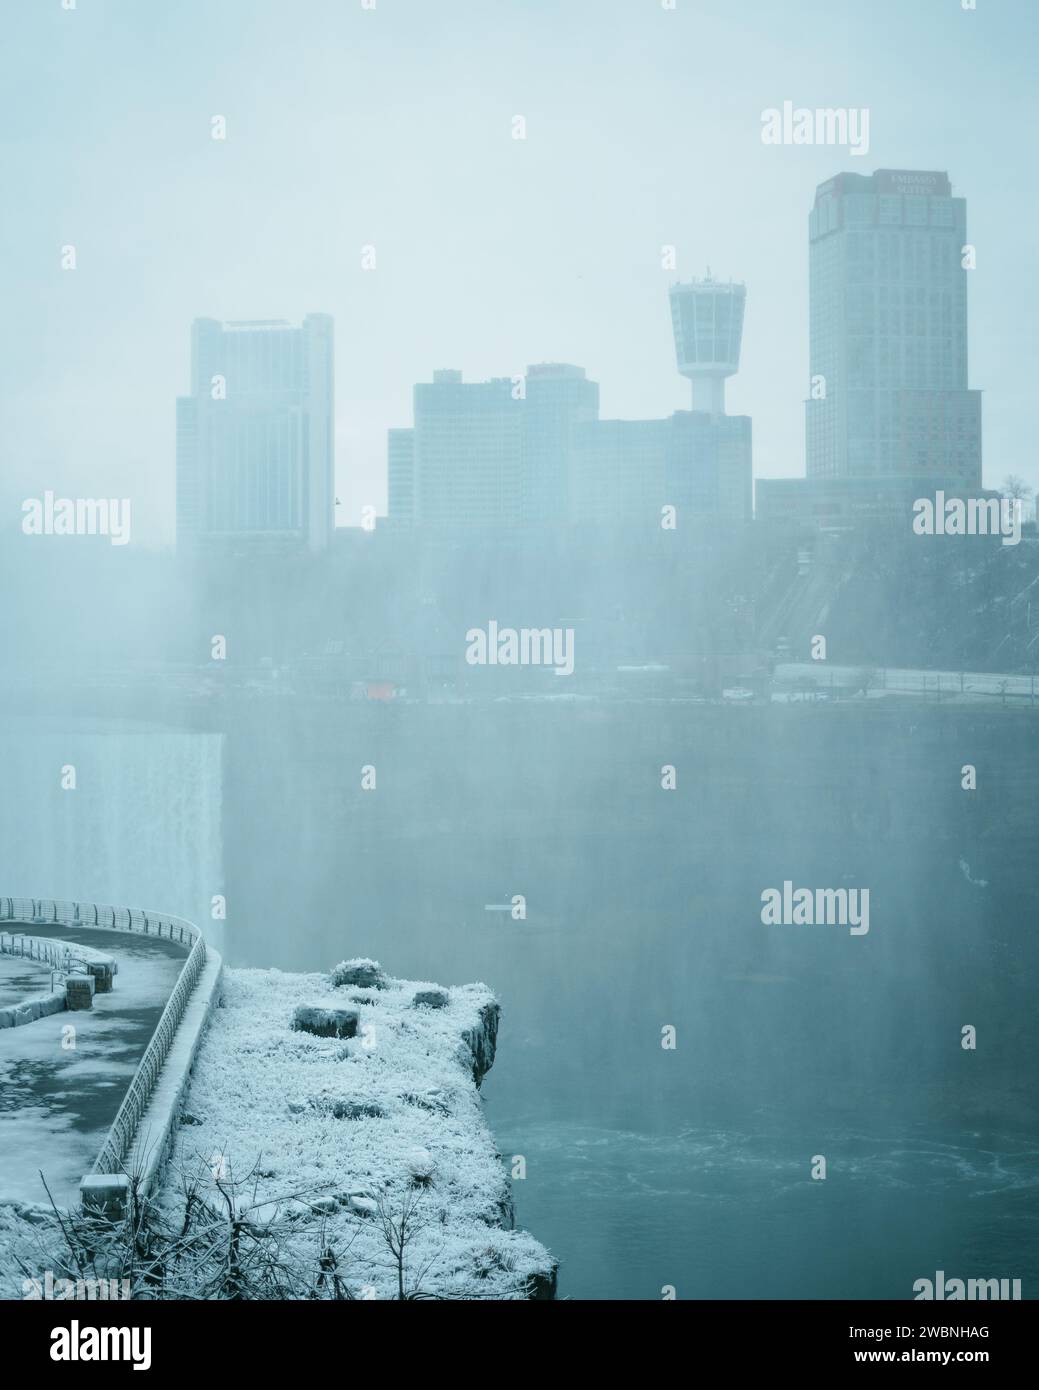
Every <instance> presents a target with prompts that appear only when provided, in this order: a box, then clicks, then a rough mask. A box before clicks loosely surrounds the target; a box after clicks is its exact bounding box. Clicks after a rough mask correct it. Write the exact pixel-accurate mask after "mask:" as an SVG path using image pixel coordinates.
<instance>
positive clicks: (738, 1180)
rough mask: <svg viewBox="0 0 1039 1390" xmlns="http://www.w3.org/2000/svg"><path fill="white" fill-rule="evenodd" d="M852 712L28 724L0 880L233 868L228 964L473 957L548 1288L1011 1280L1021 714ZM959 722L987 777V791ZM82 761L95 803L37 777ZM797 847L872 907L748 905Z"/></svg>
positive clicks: (142, 885) (906, 1294)
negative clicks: (971, 794)
mask: <svg viewBox="0 0 1039 1390" xmlns="http://www.w3.org/2000/svg"><path fill="white" fill-rule="evenodd" d="M747 716H749V719H747ZM705 717H706V716H705ZM848 717H849V716H846V715H844V714H836V713H832V712H831V713H828V714H826V715H820V714H818V713H816V712H813V711H799V712H787V713H785V714H782V715H778V714H775V713H774V712H769V711H758V712H751V711H723V710H720V711H715V712H713V713H712V714H711V715H710V718H711V720H713V721H715V722H714V723H713V724H712V725H711V727H705V726H703V723H702V720H701V721H700V723H699V724H698V726H697V727H696V729H695V731H694V732H691V727H692V726H691V725H690V723H689V712H688V711H671V712H668V711H663V712H662V711H661V710H659V709H654V708H645V709H629V710H624V711H619V712H613V713H609V714H606V715H605V716H603V715H602V714H599V715H598V716H589V715H587V714H579V713H578V712H576V711H557V712H555V713H553V715H552V717H551V721H550V722H545V721H543V720H540V719H532V718H531V716H530V713H529V712H528V711H523V712H520V713H516V712H515V711H512V710H510V709H506V708H503V709H497V710H495V709H490V710H487V709H484V710H475V709H469V710H463V711H454V712H452V711H444V710H431V709H427V708H424V707H420V706H415V707H404V708H401V709H394V710H379V711H371V710H365V711H363V712H361V713H357V712H356V711H349V710H345V711H344V710H336V711H334V712H332V713H328V712H322V711H319V710H318V711H311V712H309V713H308V715H307V717H306V718H292V719H290V720H286V718H285V715H284V713H283V711H281V710H280V709H279V710H268V709H259V710H258V709H255V708H253V707H251V706H250V707H248V708H243V709H241V710H237V711H235V714H234V717H233V718H232V719H229V720H227V722H226V733H225V734H224V735H223V739H224V742H223V743H221V742H220V739H221V735H219V734H190V733H183V732H171V731H158V730H152V731H144V730H140V731H138V732H136V733H134V734H132V735H131V734H127V733H125V732H108V733H102V732H101V731H99V730H96V729H95V730H91V731H83V732H82V735H81V739H82V741H81V742H80V743H79V744H78V745H77V746H76V747H75V748H74V750H73V752H72V753H69V752H68V741H67V738H65V737H64V736H62V735H59V734H57V733H55V731H53V730H47V729H42V730H41V729H36V730H34V731H33V732H32V735H31V737H29V736H26V731H23V733H22V734H21V735H20V736H19V737H17V738H16V739H14V740H13V741H12V743H11V744H10V745H9V747H8V749H7V753H6V754H5V756H7V757H8V774H9V775H8V789H9V791H10V790H12V781H13V784H14V790H15V791H16V792H17V791H18V789H19V786H22V787H23V790H24V797H23V800H22V803H21V804H22V807H23V811H22V814H20V815H18V816H14V815H13V814H12V812H11V810H10V806H11V798H10V797H9V798H8V799H7V809H6V810H5V811H4V812H3V813H2V814H3V815H4V816H6V818H7V819H6V823H5V824H4V825H3V826H0V829H2V830H3V831H4V841H3V843H4V846H5V851H6V853H5V855H4V860H5V862H4V866H3V867H4V875H3V877H4V882H5V884H6V883H7V882H9V881H12V878H13V882H12V886H11V888H10V890H8V889H7V887H6V886H5V887H4V888H3V889H2V890H0V891H5V892H6V891H12V892H17V893H32V892H36V893H42V892H48V893H54V894H58V895H64V896H70V897H71V896H80V897H90V896H96V897H99V898H102V899H106V900H114V901H140V902H144V903H146V904H148V905H150V906H156V907H162V908H165V909H167V910H170V911H174V912H178V913H181V914H183V915H185V916H188V917H195V918H197V919H201V920H203V921H206V920H207V919H208V904H209V901H210V898H211V895H212V894H213V893H217V892H224V893H226V895H227V899H228V922H227V929H226V941H225V946H226V950H227V954H228V959H229V960H230V962H231V963H232V964H248V965H260V966H262V965H268V964H275V965H278V966H280V967H282V968H288V969H291V968H300V969H313V968H319V967H323V968H327V967H329V966H331V965H332V964H334V963H335V961H337V960H339V959H341V958H343V957H346V956H351V955H371V956H376V957H378V958H379V959H380V960H381V961H382V962H383V964H384V966H385V967H386V968H387V969H388V970H389V971H391V972H392V973H394V974H398V975H403V976H410V977H413V978H417V979H429V980H436V981H439V982H442V983H447V984H450V983H457V982H462V981H464V980H470V979H484V980H485V981H487V983H489V984H490V985H491V986H492V987H493V988H494V989H495V990H496V991H497V992H498V993H499V995H500V997H501V1000H502V1004H503V1011H504V1012H503V1023H502V1030H501V1034H500V1039H499V1051H498V1058H497V1060H496V1063H495V1066H494V1069H493V1070H492V1072H491V1073H490V1075H489V1076H488V1078H487V1080H486V1082H485V1085H484V1094H485V1098H486V1102H487V1110H488V1119H489V1122H490V1124H491V1126H492V1129H493V1131H494V1133H495V1135H496V1138H497V1139H498V1142H499V1146H500V1148H501V1150H502V1153H503V1157H504V1161H505V1162H506V1164H507V1166H508V1167H509V1169H510V1170H511V1171H513V1172H514V1174H515V1181H514V1192H515V1198H516V1209H517V1219H518V1221H519V1223H520V1224H522V1225H524V1226H526V1227H528V1228H529V1229H530V1230H532V1231H533V1232H534V1233H535V1234H536V1235H537V1236H538V1237H539V1238H540V1239H541V1240H543V1241H544V1242H545V1243H546V1244H547V1245H548V1246H549V1247H550V1248H551V1249H552V1250H553V1252H554V1253H555V1254H556V1256H557V1257H558V1258H559V1260H560V1262H561V1271H560V1285H559V1292H560V1296H562V1297H572V1298H577V1299H581V1298H596V1299H606V1298H614V1299H617V1298H620V1299H658V1298H661V1297H663V1296H666V1295H667V1294H668V1293H669V1292H670V1291H671V1290H673V1291H674V1294H675V1296H677V1297H679V1298H726V1297H735V1298H865V1297H875V1298H894V1299H904V1298H910V1297H912V1295H913V1284H914V1282H915V1281H916V1280H918V1279H923V1278H932V1279H933V1278H934V1275H935V1272H936V1271H937V1270H944V1271H945V1273H946V1276H947V1277H949V1278H952V1277H962V1278H990V1277H996V1278H1001V1277H1006V1278H1020V1279H1021V1280H1022V1282H1023V1287H1024V1296H1025V1297H1031V1296H1034V1293H1035V1291H1036V1289H1037V1288H1039V1216H1037V1203H1036V1200H1035V1199H1036V1195H1037V1188H1039V1126H1037V1123H1036V1105H1035V1080H1036V1047H1035V1043H1036V1036H1035V1024H1034V1023H1033V1022H1032V1016H1033V1014H1034V1009H1033V1008H1032V1001H1033V1000H1034V988H1035V983H1036V955H1035V951H1034V949H1033V946H1032V943H1031V939H1030V937H1029V936H1028V934H1027V923H1028V922H1029V921H1030V920H1032V919H1033V918H1034V910H1035V906H1036V904H1035V891H1034V888H1033V883H1032V879H1033V874H1032V870H1031V858H1032V851H1033V846H1032V845H1031V843H1030V840H1029V836H1030V835H1031V830H1030V825H1031V820H1032V817H1033V816H1034V809H1033V808H1034V795H1035V789H1036V786H1039V776H1035V777H1034V778H1033V771H1034V769H1033V760H1032V758H1031V754H1030V753H1029V752H1028V749H1027V746H1026V744H1025V743H1024V742H1023V738H1022V736H1021V735H1020V733H1019V731H1018V730H1017V729H1016V726H1015V727H1014V728H1011V727H1010V725H1004V727H1003V729H1002V730H1001V731H1000V732H999V733H998V737H997V736H996V735H993V734H992V733H991V731H990V730H988V727H987V726H986V725H985V724H984V723H983V722H980V716H977V715H974V716H970V718H967V717H966V716H964V717H963V718H962V719H960V718H958V716H957V715H956V714H955V713H953V712H948V711H946V712H944V713H942V714H938V713H935V714H934V715H929V714H927V713H926V712H925V714H924V715H921V714H920V713H919V712H914V711H913V710H912V709H911V707H909V706H907V707H906V712H905V713H904V714H902V715H897V716H887V717H885V718H882V719H880V718H878V720H877V721H876V722H860V723H857V724H854V725H852V726H849V725H847V724H843V725H842V724H840V723H839V722H836V721H839V720H840V719H847V718H848ZM737 718H739V719H741V720H744V721H745V722H743V723H742V724H739V725H736V726H730V724H729V723H725V724H719V723H718V722H717V721H719V720H726V721H729V720H733V719H737ZM777 719H778V720H781V721H783V722H781V723H779V724H776V723H775V722H774V721H775V720H777ZM968 748H969V750H970V752H971V753H972V754H973V756H974V759H975V760H976V761H978V762H979V763H981V762H983V763H984V766H985V767H986V769H987V776H988V780H989V783H990V785H991V783H992V782H993V781H996V782H999V784H1000V794H999V795H998V796H993V797H991V798H990V799H989V800H988V801H987V802H986V803H984V804H983V805H981V806H980V808H979V803H977V802H973V803H971V802H968V801H967V800H966V799H964V800H960V799H959V785H958V768H959V766H960V763H961V762H962V761H966V760H967V751H966V750H968ZM77 760H78V763H79V766H80V768H82V769H84V770H85V772H86V779H85V780H84V777H83V776H82V775H81V778H80V788H83V787H84V786H85V785H86V783H87V782H90V781H91V780H92V779H97V780H98V781H99V782H100V784H101V785H100V787H99V788H95V789H93V790H92V791H91V793H90V795H91V797H92V798H93V800H92V801H91V802H90V803H89V813H87V809H86V807H85V806H84V802H83V801H80V802H78V803H76V807H77V809H76V810H75V811H73V809H72V805H71V803H70V802H69V801H68V800H67V799H66V800H63V799H62V798H63V797H65V798H68V797H71V796H72V795H75V796H79V795H80V793H79V791H77V792H76V793H60V792H56V791H54V790H53V788H50V789H48V790H47V792H46V794H43V793H41V792H40V790H39V787H38V785H37V779H38V778H39V777H40V776H41V775H42V773H41V769H46V770H48V772H49V773H53V775H54V779H56V776H57V768H58V766H59V765H60V764H63V763H67V762H70V761H77ZM665 763H670V764H672V765H675V766H677V767H678V788H677V791H676V792H674V793H671V792H665V791H664V790H663V789H662V787H661V778H660V769H661V766H662V765H663V764H665ZM366 765H367V766H376V767H377V769H378V785H377V789H376V791H375V792H374V793H365V792H364V791H362V790H361V785H360V772H361V768H362V766H366ZM19 778H21V779H22V781H21V783H19V781H18V779H19ZM55 785H56V781H55ZM78 808H83V809H82V810H81V809H78ZM98 817H100V818H102V819H103V822H104V823H103V825H101V824H99V823H98V822H97V818H98ZM964 866H966V868H965V867H964ZM785 879H791V880H793V881H794V882H796V883H798V884H806V885H809V886H818V885H827V886H833V887H840V886H842V885H845V886H855V887H858V888H860V889H862V888H864V887H868V888H869V889H870V892H871V914H870V917H871V921H870V931H869V933H868V934H867V935H863V936H857V937H853V936H852V935H851V934H850V933H849V932H848V931H847V929H846V928H836V927H816V928H804V927H802V928H794V927H771V928H767V927H764V926H763V925H762V924H761V921H760V893H761V891H762V889H764V888H765V887H768V886H776V887H781V886H782V883H783V881H784V880H785ZM517 895H521V896H522V897H523V898H524V900H525V905H526V916H525V917H516V916H514V915H513V913H512V912H511V911H509V912H503V911H501V910H497V909H498V908H499V907H500V905H501V904H504V903H509V904H511V903H512V901H513V899H514V897H515V896H517ZM488 906H491V907H493V908H495V910H493V911H488V910H487V909H488ZM965 1025H970V1026H972V1027H974V1028H975V1029H976V1030H977V1047H976V1048H975V1049H973V1050H967V1049H964V1048H963V1047H962V1046H961V1030H962V1028H963V1027H964V1026H965ZM670 1030H673V1034H672V1033H671V1031H670ZM669 1035H670V1036H673V1040H674V1046H673V1047H665V1046H662V1045H661V1044H662V1041H665V1040H666V1039H667V1038H668V1036H669ZM820 1160H825V1177H822V1176H816V1177H814V1178H813V1171H814V1172H815V1173H816V1174H817V1175H818V1174H820V1172H821V1164H820Z"/></svg>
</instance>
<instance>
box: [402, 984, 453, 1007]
mask: <svg viewBox="0 0 1039 1390" xmlns="http://www.w3.org/2000/svg"><path fill="white" fill-rule="evenodd" d="M411 1002H412V1003H413V1004H414V1006H415V1008H416V1009H446V1008H447V1006H448V1003H449V1002H450V1001H449V999H448V997H447V994H446V993H445V992H444V990H442V989H420V990H419V992H418V993H417V994H416V995H415V998H414V999H413V1000H412V1001H411Z"/></svg>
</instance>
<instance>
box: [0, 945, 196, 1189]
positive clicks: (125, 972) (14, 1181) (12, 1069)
mask: <svg viewBox="0 0 1039 1390" xmlns="http://www.w3.org/2000/svg"><path fill="white" fill-rule="evenodd" d="M15 929H16V930H17V927H16V928H15ZM25 930H26V931H27V932H31V933H32V935H34V936H45V937H49V938H52V939H55V940H61V941H72V942H76V943H77V944H79V945H83V946H94V947H97V948H99V949H103V950H105V951H106V952H108V953H110V954H111V955H113V956H114V957H115V959H116V960H117V961H118V963H119V973H118V974H117V975H116V977H115V986H114V988H113V990H112V992H111V993H110V994H98V995H95V996H94V1007H93V1008H92V1009H91V1010H89V1011H81V1012H75V1013H70V1012H66V1011H63V1012H61V1013H57V1014H53V1015H51V1016H50V1017H49V1018H43V1019H38V1020H37V1021H36V1022H34V1023H29V1024H26V1025H25V1026H24V1027H22V1028H5V1029H2V1030H0V1201H3V1200H4V1199H11V1198H13V1199H15V1200H17V1201H25V1202H41V1201H42V1202H45V1201H46V1200H47V1194H46V1192H45V1190H44V1187H43V1183H42V1182H41V1180H40V1170H41V1169H42V1170H43V1176H44V1177H45V1178H46V1180H47V1184H48V1186H49V1187H50V1190H51V1192H52V1194H53V1196H54V1200H55V1201H56V1202H58V1203H66V1204H67V1203H72V1202H75V1201H77V1200H78V1195H79V1180H80V1178H81V1177H82V1175H83V1174H84V1173H86V1172H88V1171H89V1169H90V1168H91V1167H92V1165H93V1163H94V1159H95V1158H96V1157H97V1152H98V1149H99V1148H100V1146H101V1142H102V1140H103V1139H104V1136H105V1134H106V1133H107V1131H108V1127H109V1125H110V1124H111V1123H112V1120H113V1119H114V1118H115V1114H116V1111H117V1110H118V1109H119V1106H120V1104H121V1103H122V1099H123V1095H124V1093H125V1090H126V1085H127V1083H128V1081H129V1079H130V1077H131V1076H132V1075H133V1073H134V1070H135V1069H136V1067H137V1063H138V1062H139V1061H140V1058H141V1054H142V1053H143V1051H144V1049H145V1047H146V1046H147V1044H148V1041H149V1039H150V1038H151V1035H152V1033H153V1032H154V1031H155V1025H156V1023H157V1022H158V1020H159V1015H160V1014H161V1013H162V1010H163V1008H164V1007H165V1004H166V1000H167V999H168V998H169V994H170V991H171V990H172V988H173V986H174V984H175V983H176V980H177V976H178V975H179V974H180V971H181V969H182V968H183V965H184V960H185V953H184V951H183V950H181V949H178V948H177V947H175V946H173V945H172V944H171V943H170V942H167V941H159V940H157V939H155V938H150V937H144V936H139V935H137V934H131V933H129V932H113V931H103V932H99V931H89V930H84V929H82V928H73V927H61V926H39V925H33V926H26V928H25ZM15 964H18V963H17V962H15ZM47 980H49V973H48V976H47ZM47 980H45V981H44V983H45V984H46V983H47ZM23 997H24V996H23ZM69 1029H72V1030H73V1031H72V1032H71V1033H70V1032H69V1031H68V1030H69Z"/></svg>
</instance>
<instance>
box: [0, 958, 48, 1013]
mask: <svg viewBox="0 0 1039 1390" xmlns="http://www.w3.org/2000/svg"><path fill="white" fill-rule="evenodd" d="M50 982H51V970H50V966H49V965H41V964H40V963H39V961H35V960H20V959H19V958H18V957H17V956H5V955H0V1009H2V1008H6V1006H7V1005H8V1004H20V1003H21V1002H22V1000H23V999H29V998H30V997H31V996H32V995H34V994H45V993H46V992H47V990H49V989H50Z"/></svg>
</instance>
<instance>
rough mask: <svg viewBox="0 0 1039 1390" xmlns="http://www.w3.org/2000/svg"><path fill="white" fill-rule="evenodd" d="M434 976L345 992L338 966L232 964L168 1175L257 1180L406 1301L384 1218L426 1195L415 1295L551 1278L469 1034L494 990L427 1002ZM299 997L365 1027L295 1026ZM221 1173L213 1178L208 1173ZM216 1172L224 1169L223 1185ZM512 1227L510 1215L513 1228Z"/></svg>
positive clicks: (411, 1251) (384, 1290)
mask: <svg viewBox="0 0 1039 1390" xmlns="http://www.w3.org/2000/svg"><path fill="white" fill-rule="evenodd" d="M436 988H437V987H436V986H433V985H429V984H423V983H421V982H414V981H404V980H394V979H389V980H387V982H386V988H383V989H377V988H368V989H362V988H357V987H352V986H349V985H347V986H344V987H341V988H333V987H332V986H331V984H330V980H329V977H328V976H324V975H295V974H284V973H282V972H280V971H277V970H270V971H261V970H228V971H226V972H225V982H224V985H223V991H222V993H223V1007H219V1008H216V1009H214V1011H213V1017H212V1021H211V1023H210V1026H209V1029H208V1032H207V1034H206V1036H205V1038H204V1039H203V1042H202V1046H201V1048H200V1051H199V1055H198V1059H197V1061H196V1064H195V1070H194V1073H193V1077H192V1082H191V1087H190V1091H189V1094H188V1096H187V1100H186V1102H185V1113H184V1116H183V1121H182V1124H181V1126H180V1130H179V1136H178V1140H177V1145H176V1150H175V1154H174V1159H173V1162H172V1163H171V1166H170V1172H169V1175H168V1178H167V1194H168V1198H167V1200H168V1201H170V1202H171V1203H175V1201H176V1198H175V1195H174V1194H175V1191H176V1186H177V1172H178V1170H179V1171H180V1172H181V1173H183V1172H192V1171H198V1169H199V1165H200V1164H202V1165H205V1167H206V1168H207V1169H211V1170H212V1172H213V1173H221V1172H222V1173H223V1174H224V1175H225V1180H226V1178H227V1177H228V1176H229V1177H231V1178H232V1179H234V1180H241V1179H242V1178H244V1176H245V1175H246V1174H247V1173H254V1174H255V1177H254V1178H253V1179H252V1180H251V1181H250V1185H249V1194H250V1202H251V1203H252V1204H253V1208H254V1210H253V1219H260V1220H279V1221H280V1220H284V1219H285V1218H286V1217H289V1218H291V1219H293V1220H295V1221H296V1222H298V1230H299V1231H300V1233H301V1248H303V1247H305V1246H306V1243H307V1239H308V1235H309V1237H311V1238H312V1237H314V1236H316V1233H317V1231H318V1229H319V1228H320V1229H321V1231H322V1239H323V1240H326V1241H327V1242H328V1244H330V1245H332V1246H334V1247H335V1249H336V1251H337V1254H338V1255H339V1257H340V1267H341V1270H342V1272H343V1274H344V1277H345V1279H346V1281H347V1283H348V1285H349V1286H350V1288H351V1290H352V1292H353V1295H354V1296H355V1297H360V1298H396V1297H398V1293H399V1285H398V1275H399V1270H398V1269H397V1268H396V1261H395V1260H394V1258H393V1256H392V1255H391V1253H390V1251H389V1250H388V1248H387V1245H386V1240H385V1234H384V1220H383V1217H384V1216H388V1217H389V1218H391V1219H397V1218H399V1215H400V1213H401V1211H402V1210H403V1209H404V1206H405V1204H406V1203H413V1204H414V1205H413V1207H412V1212H413V1220H414V1222H415V1235H414V1239H413V1241H411V1242H410V1243H409V1246H408V1249H407V1250H406V1252H405V1260H404V1266H405V1268H404V1271H403V1273H404V1280H405V1285H406V1289H407V1292H408V1293H409V1294H412V1293H415V1292H421V1293H423V1294H431V1295H433V1296H440V1297H479V1298H517V1297H520V1298H522V1297H525V1296H527V1290H526V1283H527V1280H528V1278H530V1277H531V1276H533V1275H535V1274H548V1273H549V1272H550V1270H551V1266H552V1261H551V1257H550V1256H549V1254H548V1252H547V1251H546V1250H545V1249H544V1248H543V1247H542V1246H541V1245H540V1244H539V1243H538V1242H537V1241H536V1240H534V1238H533V1237H532V1236H530V1235H527V1234H526V1233H524V1232H520V1231H513V1230H510V1229H508V1224H509V1222H510V1219H511V1202H510V1199H509V1187H508V1181H507V1179H506V1176H505V1172H504V1169H503V1166H502V1163H501V1160H500V1158H499V1155H498V1153H497V1150H496V1148H495V1145H494V1140H493V1138H492V1136H491V1134H490V1132H489V1130H488V1128H487V1125H486V1123H485V1120H484V1116H483V1109H482V1104H481V1101H480V1096H479V1093H478V1091H477V1089H476V1086H475V1084H474V1080H473V1055H472V1052H471V1050H470V1048H469V1046H468V1045H467V1044H466V1043H465V1042H464V1041H463V1038H462V1035H463V1033H465V1032H467V1031H468V1030H475V1031H479V1030H480V1028H481V1009H483V1008H484V1007H485V1006H486V1005H488V1004H492V1003H493V1002H494V1001H493V996H492V995H491V994H490V992H489V991H488V990H487V989H486V987H485V986H483V985H465V986H461V987H456V988H452V989H450V990H447V991H445V993H446V994H447V996H448V1003H447V1004H446V1006H445V1007H443V1008H429V1007H422V1006H420V1007H416V1006H415V1005H414V1003H413V999H414V996H415V994H416V992H417V991H420V990H428V989H436ZM297 1005H316V1006H319V1007H322V1008H338V1009H350V1008H353V1009H356V1010H357V1012H358V1015H359V1032H358V1035H357V1036H356V1037H354V1038H350V1039H338V1038H320V1037H315V1036H313V1035H312V1034H310V1033H306V1032H295V1031H293V1030H292V1026H291V1024H292V1017H293V1012H294V1010H295V1009H296V1007H297ZM207 1176H208V1174H207ZM210 1181H212V1179H210ZM503 1221H504V1223H505V1224H504V1225H503V1224H502V1223H503Z"/></svg>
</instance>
